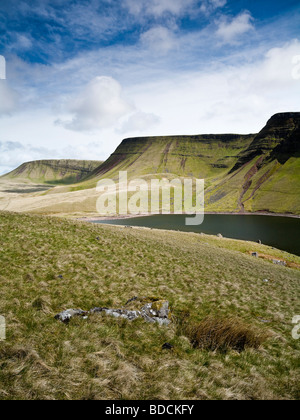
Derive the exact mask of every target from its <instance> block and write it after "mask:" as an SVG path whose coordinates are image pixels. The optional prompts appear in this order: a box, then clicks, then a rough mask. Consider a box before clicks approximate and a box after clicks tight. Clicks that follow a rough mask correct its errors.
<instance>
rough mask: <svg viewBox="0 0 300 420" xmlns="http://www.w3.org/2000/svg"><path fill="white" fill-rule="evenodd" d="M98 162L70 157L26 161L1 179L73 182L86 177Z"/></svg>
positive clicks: (34, 181)
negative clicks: (68, 158)
mask: <svg viewBox="0 0 300 420" xmlns="http://www.w3.org/2000/svg"><path fill="white" fill-rule="evenodd" d="M100 164H101V162H100V161H87V160H71V159H70V160H42V161H34V162H27V163H24V164H23V165H21V166H19V167H18V168H17V169H15V170H14V171H12V172H10V173H9V174H7V175H5V176H3V177H1V179H2V180H5V179H7V180H18V181H23V182H24V181H27V182H31V183H36V184H52V185H59V184H74V183H76V182H79V181H81V180H82V179H83V178H85V177H87V176H88V175H89V174H90V173H91V172H92V171H93V170H94V169H95V168H97V167H98V166H99V165H100Z"/></svg>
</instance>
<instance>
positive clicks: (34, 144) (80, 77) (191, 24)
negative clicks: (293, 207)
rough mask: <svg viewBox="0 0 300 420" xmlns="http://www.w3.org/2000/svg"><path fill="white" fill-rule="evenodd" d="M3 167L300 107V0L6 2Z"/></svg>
mask: <svg viewBox="0 0 300 420" xmlns="http://www.w3.org/2000/svg"><path fill="white" fill-rule="evenodd" d="M0 56H3V57H4V59H5V62H6V79H4V72H3V67H4V66H3V62H4V60H3V58H1V57H0V174H3V173H6V172H8V171H10V170H12V169H14V168H16V167H17V166H18V165H20V164H22V163H23V162H26V161H31V160H37V159H71V158H72V159H95V160H104V159H106V158H108V156H109V155H110V154H111V153H113V152H114V150H115V148H116V147H117V146H118V144H119V143H120V142H121V141H122V139H124V138H127V137H141V136H152V135H172V134H179V135H180V134H209V133H242V134H244V133H255V132H258V131H260V130H261V129H262V128H263V126H264V125H265V124H266V122H267V120H268V119H269V118H270V117H271V116H272V115H273V114H275V113H277V112H290V111H294V112H297V111H300V101H299V98H300V2H299V0H122V1H119V0H80V1H79V0H0Z"/></svg>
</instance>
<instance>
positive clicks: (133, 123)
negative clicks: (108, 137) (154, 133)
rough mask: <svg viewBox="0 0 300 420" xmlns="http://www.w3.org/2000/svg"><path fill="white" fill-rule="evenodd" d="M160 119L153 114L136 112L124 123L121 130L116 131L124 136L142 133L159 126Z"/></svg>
mask: <svg viewBox="0 0 300 420" xmlns="http://www.w3.org/2000/svg"><path fill="white" fill-rule="evenodd" d="M159 122H160V118H159V117H158V116H157V115H155V114H146V113H144V112H136V113H135V114H133V115H131V117H130V118H129V119H128V120H127V121H125V122H124V123H123V124H122V126H121V128H120V129H119V130H118V132H119V133H121V134H125V133H129V132H135V131H136V132H142V131H147V130H150V129H151V128H153V127H154V126H156V125H157V124H159Z"/></svg>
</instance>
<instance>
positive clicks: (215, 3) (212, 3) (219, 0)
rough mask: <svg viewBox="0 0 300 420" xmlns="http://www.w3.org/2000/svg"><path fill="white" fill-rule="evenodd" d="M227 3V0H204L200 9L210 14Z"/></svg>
mask: <svg viewBox="0 0 300 420" xmlns="http://www.w3.org/2000/svg"><path fill="white" fill-rule="evenodd" d="M226 3H227V0H203V1H202V4H201V7H200V10H201V12H203V13H205V14H208V13H211V12H213V11H214V10H216V9H218V8H220V7H224V6H225V4H226Z"/></svg>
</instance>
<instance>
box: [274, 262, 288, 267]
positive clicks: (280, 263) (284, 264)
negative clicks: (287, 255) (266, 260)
mask: <svg viewBox="0 0 300 420" xmlns="http://www.w3.org/2000/svg"><path fill="white" fill-rule="evenodd" d="M273 264H276V265H282V266H283V267H286V266H287V263H286V262H285V261H282V260H273Z"/></svg>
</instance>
